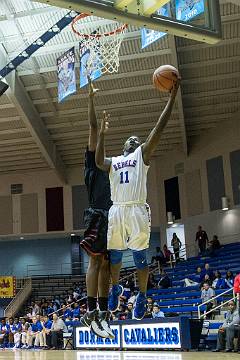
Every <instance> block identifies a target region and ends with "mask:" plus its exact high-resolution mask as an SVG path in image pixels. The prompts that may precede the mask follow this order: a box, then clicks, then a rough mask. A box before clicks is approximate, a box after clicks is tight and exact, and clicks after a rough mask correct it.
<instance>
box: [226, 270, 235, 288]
mask: <svg viewBox="0 0 240 360" xmlns="http://www.w3.org/2000/svg"><path fill="white" fill-rule="evenodd" d="M225 282H226V287H227V288H230V289H231V288H232V287H233V283H234V276H233V273H232V271H229V270H228V271H227V273H226V278H225Z"/></svg>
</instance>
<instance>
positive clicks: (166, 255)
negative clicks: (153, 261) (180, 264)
mask: <svg viewBox="0 0 240 360" xmlns="http://www.w3.org/2000/svg"><path fill="white" fill-rule="evenodd" d="M163 254H164V258H165V262H169V261H170V260H171V256H172V253H171V251H170V250H168V248H167V245H166V244H165V245H163Z"/></svg>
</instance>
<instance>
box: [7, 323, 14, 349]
mask: <svg viewBox="0 0 240 360" xmlns="http://www.w3.org/2000/svg"><path fill="white" fill-rule="evenodd" d="M8 323H9V328H10V331H9V337H8V342H9V347H13V346H14V333H15V330H14V319H13V318H12V317H10V318H9V320H8Z"/></svg>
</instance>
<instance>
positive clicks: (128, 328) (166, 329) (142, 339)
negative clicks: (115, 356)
mask: <svg viewBox="0 0 240 360" xmlns="http://www.w3.org/2000/svg"><path fill="white" fill-rule="evenodd" d="M122 347H123V348H124V349H131V348H138V349H152V348H153V347H154V349H156V348H157V349H180V348H181V338H180V326H179V323H178V322H176V323H173V322H169V323H167V322H165V323H152V324H139V325H138V324H134V325H129V324H128V325H122Z"/></svg>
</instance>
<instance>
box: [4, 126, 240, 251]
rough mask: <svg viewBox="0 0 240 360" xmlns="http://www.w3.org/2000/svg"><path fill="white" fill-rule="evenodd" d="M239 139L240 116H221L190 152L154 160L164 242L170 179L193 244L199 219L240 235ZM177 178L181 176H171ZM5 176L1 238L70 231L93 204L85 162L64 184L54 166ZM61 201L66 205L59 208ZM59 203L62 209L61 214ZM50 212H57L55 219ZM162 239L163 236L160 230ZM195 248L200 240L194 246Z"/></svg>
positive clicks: (156, 214)
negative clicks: (15, 190)
mask: <svg viewBox="0 0 240 360" xmlns="http://www.w3.org/2000/svg"><path fill="white" fill-rule="evenodd" d="M239 139H240V124H239V121H238V119H229V121H227V122H226V123H225V124H224V123H222V122H221V126H218V127H216V128H215V129H212V130H209V131H208V132H204V133H203V134H202V136H201V137H195V138H192V139H191V144H190V146H189V156H188V157H186V156H185V155H184V154H183V153H182V151H181V149H180V148H176V149H175V151H172V152H168V153H166V155H165V156H164V157H161V158H154V159H153V160H152V162H151V167H150V170H149V176H148V202H149V204H150V206H151V210H152V226H153V231H154V232H156V233H159V229H160V232H161V243H162V244H163V243H165V242H166V203H167V201H166V198H165V190H166V186H165V185H166V183H170V184H171V183H173V184H174V185H173V186H175V189H174V191H178V192H179V204H177V205H179V211H180V218H179V220H178V221H179V222H180V223H183V224H185V231H186V242H187V244H189V245H192V243H193V239H194V237H195V232H196V228H197V225H198V224H201V225H202V226H203V227H204V228H205V229H206V230H207V231H208V233H209V236H210V237H211V236H212V235H213V234H215V233H217V234H218V235H219V237H220V239H221V240H222V241H223V242H229V241H230V240H231V239H233V238H234V237H236V238H238V234H240V231H239V230H238V226H237V221H238V215H239V214H238V211H239V209H238V206H239V205H238V203H240V200H239V199H240V196H239V194H238V181H239V178H240V176H239V174H240V162H239V161H238V160H239V159H240V141H239ZM213 176H215V177H214V178H213ZM173 178H177V181H173V182H171V181H170V182H168V180H170V179H173ZM0 181H1V187H0V215H1V216H0V241H1V238H2V239H5V237H8V236H13V235H14V236H17V237H18V236H19V237H20V236H21V235H22V234H23V235H27V234H28V236H31V234H34V235H36V234H39V237H40V236H41V234H48V233H54V234H56V236H57V234H63V233H64V234H65V233H66V234H68V235H69V234H70V233H71V232H73V231H77V230H79V229H82V226H83V222H82V216H83V209H84V208H85V206H86V205H87V195H86V189H85V186H84V178H83V168H81V167H79V168H73V169H70V170H69V171H68V184H64V185H63V184H62V183H61V182H60V180H59V179H58V177H57V175H56V174H55V173H54V171H52V170H49V171H45V172H28V173H27V174H15V175H13V174H12V175H2V176H0ZM11 184H23V194H19V195H11V193H10V185H11ZM176 186H177V189H176ZM49 189H50V190H49ZM59 189H60V190H59ZM215 190H216V191H215ZM49 192H50V193H52V192H53V193H54V194H53V198H52V199H54V202H55V203H54V204H55V205H54V206H52V207H51V206H50V208H49V207H48V205H49V204H50V205H51V196H50V198H49V199H50V201H48V199H47V198H48V195H47V194H48V193H49ZM55 192H56V193H55ZM168 192H169V191H168ZM170 192H171V191H170ZM55 195H56V196H55ZM221 195H226V196H227V197H228V198H229V199H230V204H231V208H234V209H235V213H234V214H235V215H234V217H233V219H232V220H231V221H232V223H231V226H230V227H229V226H227V227H226V226H225V225H226V224H225V222H223V219H225V218H226V215H225V214H223V213H222V211H221V210H220V209H218V207H220V205H221V201H220V199H219V197H220V196H221ZM48 203H49V204H48ZM58 204H60V205H59V206H60V207H62V209H59V208H58ZM55 208H57V210H58V213H57V214H56V219H55V218H54V217H55V213H54V209H55ZM59 210H60V211H59ZM229 213H231V212H229ZM47 214H51V216H52V219H51V221H50V223H48V220H49V219H48V218H47ZM55 220H56V223H54V222H55ZM58 220H61V221H60V222H58ZM224 221H225V220H224ZM49 224H50V225H51V226H50V225H49ZM223 224H224V226H223ZM234 234H235V235H234ZM239 239H240V235H239ZM158 240H159V242H160V236H159V237H158ZM193 251H194V246H193V247H192V248H191V252H193Z"/></svg>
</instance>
